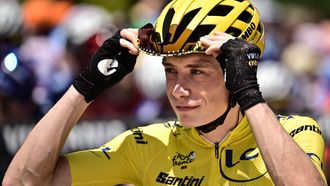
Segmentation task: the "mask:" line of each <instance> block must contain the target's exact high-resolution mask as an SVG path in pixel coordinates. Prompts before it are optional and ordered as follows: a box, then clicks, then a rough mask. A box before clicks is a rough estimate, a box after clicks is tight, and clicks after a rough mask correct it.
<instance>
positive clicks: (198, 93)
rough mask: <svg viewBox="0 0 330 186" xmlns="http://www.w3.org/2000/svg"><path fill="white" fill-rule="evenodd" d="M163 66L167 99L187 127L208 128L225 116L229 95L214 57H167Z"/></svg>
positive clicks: (194, 55) (201, 55)
mask: <svg viewBox="0 0 330 186" xmlns="http://www.w3.org/2000/svg"><path fill="white" fill-rule="evenodd" d="M163 65H164V68H165V74H166V88H167V90H166V91H167V96H168V98H169V100H170V103H171V105H172V107H173V109H174V112H175V113H176V115H177V117H178V119H179V121H180V122H181V123H182V124H183V125H184V126H185V127H189V128H190V127H197V126H200V125H204V124H206V123H209V122H211V121H213V120H215V119H217V118H218V117H219V116H220V115H222V114H223V113H224V112H225V110H226V108H227V104H228V91H227V89H226V88H225V83H224V77H223V72H222V70H221V68H220V65H219V63H218V61H217V60H216V59H215V58H214V57H212V56H209V55H206V54H190V55H183V56H178V57H166V58H164V60H163Z"/></svg>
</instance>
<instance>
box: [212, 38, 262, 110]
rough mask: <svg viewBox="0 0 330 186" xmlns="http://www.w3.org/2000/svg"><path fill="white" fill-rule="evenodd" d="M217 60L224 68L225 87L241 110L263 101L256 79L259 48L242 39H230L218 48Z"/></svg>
mask: <svg viewBox="0 0 330 186" xmlns="http://www.w3.org/2000/svg"><path fill="white" fill-rule="evenodd" d="M220 51H221V54H220V55H219V56H218V58H217V59H218V60H219V62H220V64H221V66H222V68H224V69H225V70H226V88H227V89H228V90H229V91H230V92H231V94H232V95H233V98H234V100H235V101H237V102H238V104H239V105H240V107H241V109H242V111H245V110H247V109H249V108H251V107H252V106H254V105H256V104H258V103H263V102H265V101H264V99H263V97H262V95H261V92H260V90H259V84H258V81H257V66H258V62H259V60H260V49H259V48H258V47H257V46H256V45H254V44H251V43H247V42H246V41H244V40H242V39H238V38H235V39H230V40H228V41H227V42H226V43H224V44H223V45H222V46H221V48H220Z"/></svg>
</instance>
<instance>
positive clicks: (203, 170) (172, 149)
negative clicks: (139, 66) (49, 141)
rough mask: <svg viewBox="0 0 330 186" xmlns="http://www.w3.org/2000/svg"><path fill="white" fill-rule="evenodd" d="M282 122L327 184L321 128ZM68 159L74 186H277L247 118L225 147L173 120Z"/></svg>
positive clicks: (302, 121) (305, 121)
mask: <svg viewBox="0 0 330 186" xmlns="http://www.w3.org/2000/svg"><path fill="white" fill-rule="evenodd" d="M278 119H279V122H280V123H281V124H282V126H283V127H284V128H285V129H286V131H287V132H288V133H289V134H290V135H291V136H292V138H293V139H294V140H295V141H296V142H297V143H298V145H299V146H300V147H301V148H302V149H303V150H304V151H305V152H306V154H307V155H309V156H310V158H311V160H312V161H313V163H314V164H315V166H316V167H317V169H318V170H319V172H320V174H322V176H323V178H324V179H325V176H324V174H323V172H322V162H323V154H324V139H323V137H322V132H321V130H320V127H319V125H318V124H317V123H316V122H315V121H314V120H313V119H311V118H309V117H302V116H278ZM65 156H66V157H67V159H68V161H69V165H70V171H71V178H72V185H95V186H96V185H116V184H120V183H132V184H134V185H136V186H139V185H148V186H149V185H159V186H164V185H177V186H200V185H212V186H213V185H230V186H234V185H251V186H252V185H253V186H258V185H260V186H265V185H273V182H272V180H271V178H270V176H269V174H268V172H267V169H266V166H265V164H264V162H263V159H262V155H261V153H260V152H259V149H258V146H257V144H256V141H255V139H254V136H253V134H252V131H251V129H250V126H249V123H248V120H247V118H246V117H244V118H243V119H242V121H241V122H240V123H239V124H238V125H237V126H236V127H235V129H233V130H232V131H231V132H230V133H229V134H228V135H227V137H226V138H225V140H223V141H222V142H221V143H216V144H214V143H211V142H209V141H207V140H205V139H204V138H203V137H202V136H201V135H200V134H199V132H198V131H197V130H196V129H194V128H192V129H188V128H184V127H183V126H182V125H180V124H178V123H177V122H175V121H173V122H167V123H159V124H152V125H148V126H144V127H137V128H133V129H131V130H128V131H126V132H124V133H122V134H120V135H119V136H117V137H115V138H114V139H113V140H111V141H110V142H108V143H106V144H104V145H103V146H101V147H100V148H98V149H92V150H85V151H80V152H74V153H70V154H66V155H65ZM292 156H294V154H292Z"/></svg>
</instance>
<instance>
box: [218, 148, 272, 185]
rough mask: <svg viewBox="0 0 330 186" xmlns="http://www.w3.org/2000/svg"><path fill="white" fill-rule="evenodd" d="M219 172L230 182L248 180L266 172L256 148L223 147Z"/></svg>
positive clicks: (257, 177) (259, 176)
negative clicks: (237, 148)
mask: <svg viewBox="0 0 330 186" xmlns="http://www.w3.org/2000/svg"><path fill="white" fill-rule="evenodd" d="M221 157H222V158H221V159H220V173H221V175H222V176H223V177H224V178H225V179H227V180H229V181H232V182H249V181H253V180H256V179H259V178H261V177H262V176H264V175H265V174H266V173H267V169H266V166H265V165H264V162H263V160H262V157H261V156H260V155H259V150H258V149H257V148H249V149H247V150H240V151H238V150H236V151H235V150H233V149H225V150H223V151H222V152H221Z"/></svg>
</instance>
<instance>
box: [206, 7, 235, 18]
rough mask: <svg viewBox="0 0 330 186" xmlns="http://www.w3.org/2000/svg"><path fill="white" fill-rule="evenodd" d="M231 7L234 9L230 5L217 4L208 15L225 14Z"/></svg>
mask: <svg viewBox="0 0 330 186" xmlns="http://www.w3.org/2000/svg"><path fill="white" fill-rule="evenodd" d="M232 9H234V7H232V6H227V5H217V6H215V7H214V8H213V9H212V10H211V11H210V12H209V13H208V16H226V15H228V14H229V12H230V11H231V10H232Z"/></svg>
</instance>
